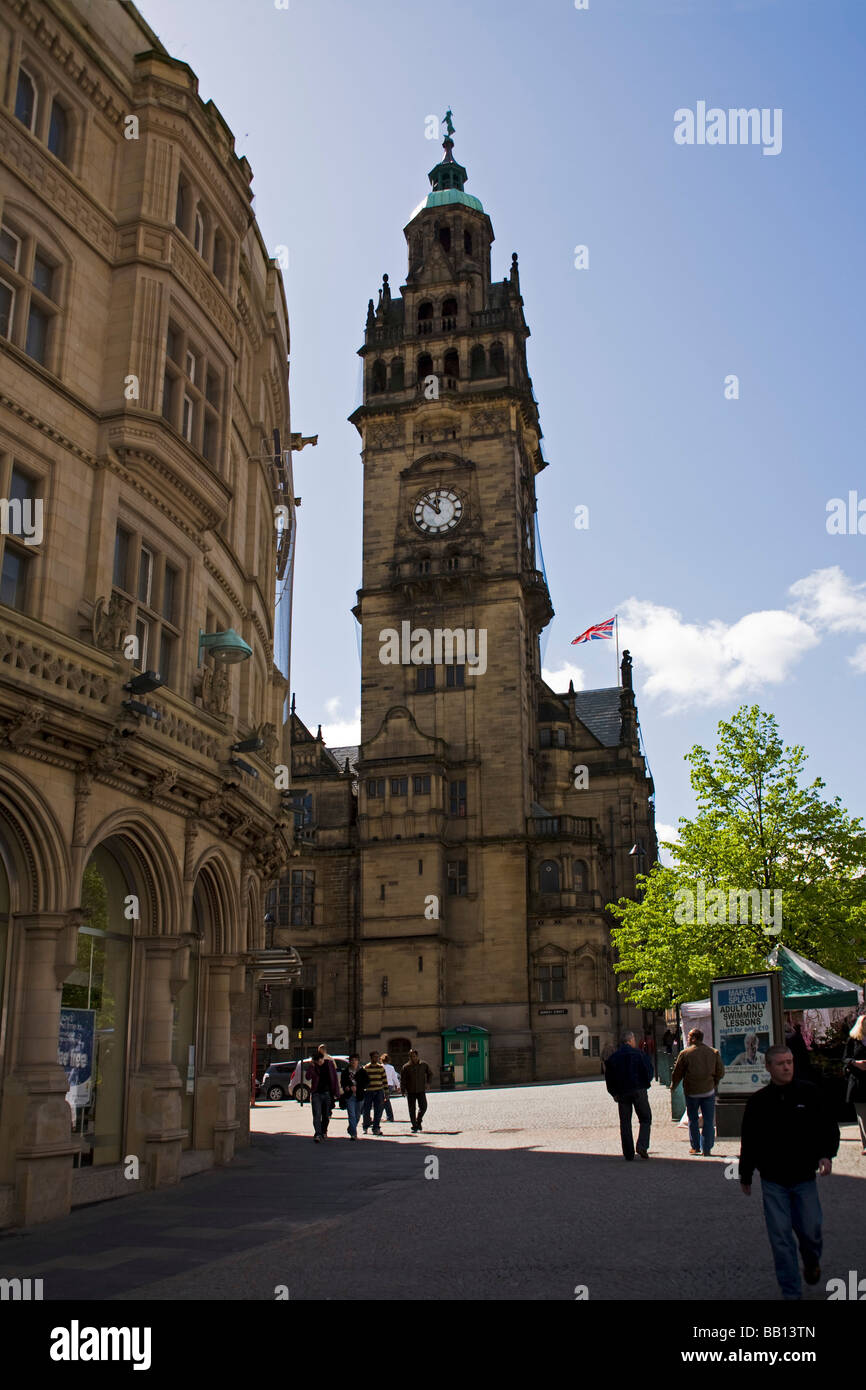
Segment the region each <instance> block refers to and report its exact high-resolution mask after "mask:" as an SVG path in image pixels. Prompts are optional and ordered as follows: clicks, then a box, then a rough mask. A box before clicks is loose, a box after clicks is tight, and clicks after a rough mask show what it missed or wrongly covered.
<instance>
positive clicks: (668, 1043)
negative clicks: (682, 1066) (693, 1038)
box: [662, 1028, 674, 1056]
mask: <svg viewBox="0 0 866 1390" xmlns="http://www.w3.org/2000/svg"><path fill="white" fill-rule="evenodd" d="M673 1042H674V1035H673V1033H672V1032H671V1030H670V1028H666V1029H665V1031H664V1032H663V1033H662V1047H663V1048H664V1050H665V1052H666V1053H667V1054H668V1056H670V1054H671V1049H672V1048H673Z"/></svg>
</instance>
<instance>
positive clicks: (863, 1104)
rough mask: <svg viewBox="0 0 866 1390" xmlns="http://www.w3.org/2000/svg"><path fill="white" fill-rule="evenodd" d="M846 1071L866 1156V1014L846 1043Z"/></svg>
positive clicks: (855, 1025) (862, 1153) (863, 1154)
mask: <svg viewBox="0 0 866 1390" xmlns="http://www.w3.org/2000/svg"><path fill="white" fill-rule="evenodd" d="M845 1071H846V1073H847V1076H848V1096H847V1099H848V1100H849V1101H853V1102H854V1113H855V1114H856V1116H857V1124H858V1125H859V1127H860V1153H861V1155H862V1156H863V1157H864V1158H866V1014H861V1015H860V1017H859V1018H858V1019H857V1021H856V1023H855V1024H854V1027H853V1028H852V1029H851V1032H850V1034H849V1036H848V1042H847V1043H846V1045H845Z"/></svg>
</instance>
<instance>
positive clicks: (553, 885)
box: [538, 859, 559, 893]
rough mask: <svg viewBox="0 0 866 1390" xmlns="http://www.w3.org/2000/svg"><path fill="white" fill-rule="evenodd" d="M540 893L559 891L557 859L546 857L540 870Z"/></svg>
mask: <svg viewBox="0 0 866 1390" xmlns="http://www.w3.org/2000/svg"><path fill="white" fill-rule="evenodd" d="M538 891H539V893H558V892H559V865H558V864H557V862H556V860H555V859H545V860H544V863H543V864H541V866H540V867H539V870H538Z"/></svg>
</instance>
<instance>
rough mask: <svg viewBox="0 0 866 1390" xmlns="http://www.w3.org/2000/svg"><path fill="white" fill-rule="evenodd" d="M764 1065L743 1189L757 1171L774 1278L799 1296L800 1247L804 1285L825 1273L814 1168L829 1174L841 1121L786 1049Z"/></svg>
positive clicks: (748, 1112)
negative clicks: (766, 1077)
mask: <svg viewBox="0 0 866 1390" xmlns="http://www.w3.org/2000/svg"><path fill="white" fill-rule="evenodd" d="M764 1063H765V1066H766V1068H767V1071H768V1072H769V1073H770V1084H769V1085H768V1086H762V1087H761V1089H760V1091H756V1092H755V1094H754V1095H752V1096H750V1097H749V1099H748V1101H747V1102H746V1109H745V1111H744V1113H743V1128H742V1135H741V1140H740V1187H741V1188H742V1191H743V1193H744V1194H745V1196H747V1197H748V1196H749V1194H750V1192H751V1190H752V1178H753V1176H754V1172H755V1169H756V1168H757V1170H758V1172H759V1173H760V1174H761V1194H762V1196H763V1201H764V1217H765V1219H766V1222H767V1235H768V1236H769V1239H770V1248H771V1250H772V1252H773V1260H774V1262H775V1266H776V1279H777V1280H778V1283H779V1288H780V1289H781V1291H782V1297H783V1298H784V1299H786V1300H794V1299H798V1298H799V1297H800V1295H801V1287H800V1270H799V1267H798V1264H797V1245H798V1244H799V1247H800V1254H801V1255H802V1257H803V1278H804V1279H805V1280H806V1283H807V1284H817V1282H818V1280H819V1279H820V1278H821V1250H822V1247H823V1241H822V1235H821V1203H820V1201H819V1200H818V1186H817V1183H816V1182H815V1169H816V1168H817V1170H818V1173H819V1174H820V1175H821V1176H822V1177H826V1175H827V1174H828V1173H830V1172H832V1169H833V1159H834V1158H835V1156H836V1154H837V1153H838V1151H839V1126H838V1125H837V1123H836V1121H835V1119H834V1118H833V1114H832V1112H831V1110H830V1107H829V1106H828V1104H827V1101H826V1100H825V1098H824V1094H823V1092H822V1091H820V1090H819V1088H818V1087H817V1086H814V1085H813V1084H812V1082H811V1081H797V1080H796V1079H795V1077H794V1058H793V1056H792V1055H791V1049H790V1048H789V1047H786V1046H785V1045H784V1043H775V1044H774V1045H773V1046H772V1047H768V1048H767V1051H766V1053H765V1054H764ZM795 1235H796V1237H797V1242H796V1244H795V1241H794V1236H795Z"/></svg>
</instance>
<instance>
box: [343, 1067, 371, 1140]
mask: <svg viewBox="0 0 866 1390" xmlns="http://www.w3.org/2000/svg"><path fill="white" fill-rule="evenodd" d="M366 1082H367V1073H366V1072H365V1071H364V1068H363V1067H362V1066H361V1059H360V1057H359V1056H358V1054H357V1052H353V1053H352V1055H351V1057H350V1058H349V1065H348V1066H347V1067H344V1068H343V1070H342V1072H341V1073H340V1085H341V1086H342V1088H343V1094H342V1096H341V1098H340V1104H341V1105H342V1106H343V1107H344V1109H345V1110H346V1112H347V1114H348V1117H349V1138H350V1139H357V1137H358V1121H359V1120H360V1118H361V1111H362V1109H363V1105H364V1087H365V1085H366Z"/></svg>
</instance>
